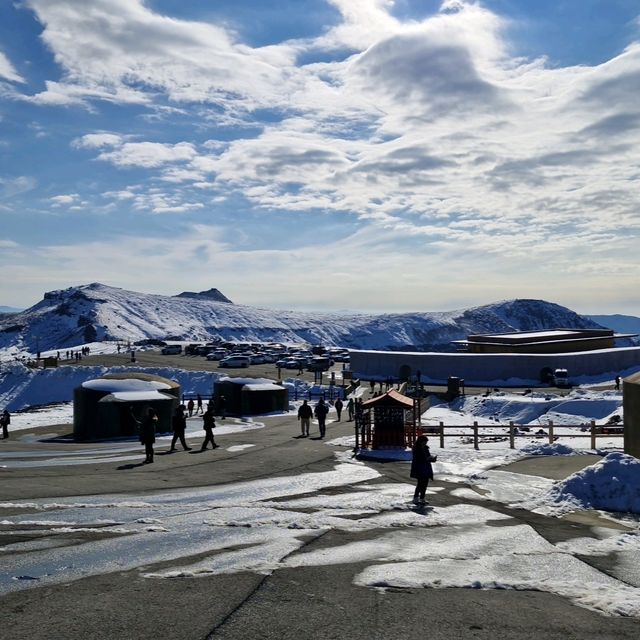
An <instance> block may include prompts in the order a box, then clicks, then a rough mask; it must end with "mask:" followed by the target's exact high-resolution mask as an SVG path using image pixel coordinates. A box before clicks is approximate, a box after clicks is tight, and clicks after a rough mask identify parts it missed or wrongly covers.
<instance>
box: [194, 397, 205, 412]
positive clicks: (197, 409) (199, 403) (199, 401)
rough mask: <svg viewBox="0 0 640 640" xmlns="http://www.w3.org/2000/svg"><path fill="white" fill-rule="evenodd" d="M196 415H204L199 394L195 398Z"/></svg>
mask: <svg viewBox="0 0 640 640" xmlns="http://www.w3.org/2000/svg"><path fill="white" fill-rule="evenodd" d="M196 413H202V414H203V413H204V409H203V408H202V396H201V395H200V394H198V395H197V396H196Z"/></svg>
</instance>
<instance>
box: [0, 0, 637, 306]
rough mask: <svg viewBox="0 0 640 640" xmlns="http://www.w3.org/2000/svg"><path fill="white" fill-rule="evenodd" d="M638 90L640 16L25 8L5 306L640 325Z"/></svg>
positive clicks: (4, 12) (8, 51) (9, 158)
mask: <svg viewBox="0 0 640 640" xmlns="http://www.w3.org/2000/svg"><path fill="white" fill-rule="evenodd" d="M638 77H640V6H639V5H638V3H637V2H629V1H624V2H612V3H603V2H595V1H589V2H578V1H577V0H573V1H571V2H560V3H559V2H557V1H556V0H538V1H537V2H531V1H530V0H508V1H507V2H505V1H504V0H358V1H357V2H355V1H354V0H272V1H271V2H263V1H260V0H241V1H240V2H238V0H217V1H216V2H202V1H201V2H184V1H178V0H108V1H107V0H94V1H93V2H87V3H81V2H78V0H21V1H20V2H4V3H0V122H1V123H2V134H1V136H0V224H1V225H2V237H0V273H2V278H1V279H0V300H2V301H3V302H5V304H8V305H10V306H14V307H26V306H29V304H30V303H31V301H32V300H34V299H37V298H38V296H40V295H41V292H42V291H47V290H51V289H55V288H59V284H60V283H65V282H70V281H71V282H73V281H74V280H75V279H76V278H77V277H78V274H81V277H82V278H83V279H86V281H88V282H91V281H107V282H111V283H116V284H117V285H118V286H121V287H123V288H126V289H131V290H137V291H158V292H162V294H163V295H168V292H171V291H179V290H180V289H181V288H183V285H186V286H185V287H184V288H187V289H190V290H194V289H195V290H204V289H207V288H208V286H209V285H208V283H209V282H211V281H215V282H216V283H217V284H218V288H219V289H220V290H221V291H223V292H225V295H229V296H230V297H232V298H233V297H237V298H238V299H237V302H239V303H243V304H249V305H251V306H258V307H267V306H268V307H271V308H276V309H292V310H295V309H299V310H301V309H307V310H310V309H313V310H317V309H320V310H336V309H360V310H361V312H366V313H371V312H372V310H374V309H375V310H376V312H381V313H402V312H406V310H414V309H433V308H437V309H460V308H467V307H469V306H479V305H482V304H486V303H487V302H486V301H487V300H489V301H499V300H510V299H515V298H527V299H539V300H548V301H553V302H555V303H557V304H560V305H562V306H565V307H568V308H570V309H572V310H575V311H576V312H579V313H582V314H586V313H587V312H586V311H585V310H586V309H588V310H589V313H593V312H594V307H596V309H595V311H597V312H599V313H620V314H634V313H636V314H637V313H640V301H639V300H638V273H640V254H639V253H638V250H637V249H638V245H639V240H640V237H639V236H640V217H639V216H638V210H639V209H640V191H639V190H638V188H637V183H638V180H637V167H638V166H640V110H639V108H638V96H637V91H636V90H635V89H636V85H635V84H634V82H635V80H634V79H635V78H638ZM233 292H236V294H237V295H236V296H233V295H231V294H232V293H233ZM240 296H241V297H242V298H241V299H240Z"/></svg>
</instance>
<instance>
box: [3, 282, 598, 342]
mask: <svg viewBox="0 0 640 640" xmlns="http://www.w3.org/2000/svg"><path fill="white" fill-rule="evenodd" d="M212 291H214V290H210V291H209V292H203V293H202V294H193V293H187V295H185V294H180V295H178V296H161V295H152V294H146V293H137V292H135V291H127V290H124V289H118V288H115V287H109V286H106V285H103V284H99V283H93V284H88V285H83V286H78V287H71V288H69V289H64V290H59V291H51V292H49V293H46V294H45V295H44V299H43V300H42V301H41V302H39V303H38V304H36V305H34V306H33V307H31V308H30V309H27V310H25V311H23V312H21V313H18V314H15V315H11V316H8V317H6V318H0V350H3V351H5V352H7V351H10V352H13V353H17V352H24V351H28V352H30V353H36V352H37V351H46V350H48V349H62V348H65V347H73V346H76V345H80V344H85V343H88V342H93V341H100V340H131V341H134V342H135V341H137V340H142V339H145V338H159V339H169V340H194V341H202V340H209V339H213V338H222V339H225V340H239V341H279V342H287V343H299V342H308V343H312V344H314V343H322V344H325V345H335V346H343V347H351V348H362V349H392V350H397V349H407V348H409V349H412V350H434V351H446V350H451V349H452V347H451V344H450V343H451V341H452V340H459V339H464V338H466V337H467V336H468V335H469V334H473V333H487V332H503V331H514V330H532V329H550V328H557V327H567V328H588V327H597V326H598V325H597V324H596V323H594V322H593V321H592V320H590V319H588V318H585V317H583V316H580V315H578V314H576V313H574V312H573V311H571V310H570V309H567V308H566V307H561V306H559V305H557V304H553V303H551V302H545V301H543V300H510V301H506V302H498V303H495V304H489V305H485V306H481V307H475V308H471V309H464V310H460V311H451V312H424V313H402V314H385V315H365V314H349V315H342V314H328V313H327V314H318V313H303V312H294V311H281V310H274V309H259V308H256V307H248V306H242V305H236V304H233V303H231V301H229V300H228V299H227V298H225V297H224V296H223V295H222V294H220V292H218V291H217V290H215V292H216V296H215V297H216V298H217V299H216V300H213V299H211V298H212V295H211V292H212ZM218 295H219V297H218ZM218 300H222V301H218Z"/></svg>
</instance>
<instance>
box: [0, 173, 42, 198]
mask: <svg viewBox="0 0 640 640" xmlns="http://www.w3.org/2000/svg"><path fill="white" fill-rule="evenodd" d="M35 186H36V180H35V178H33V177H32V176H17V177H15V178H3V177H1V176H0V198H12V197H13V196H17V195H19V194H21V193H26V192H27V191H31V190H32V189H33V188H34V187H35Z"/></svg>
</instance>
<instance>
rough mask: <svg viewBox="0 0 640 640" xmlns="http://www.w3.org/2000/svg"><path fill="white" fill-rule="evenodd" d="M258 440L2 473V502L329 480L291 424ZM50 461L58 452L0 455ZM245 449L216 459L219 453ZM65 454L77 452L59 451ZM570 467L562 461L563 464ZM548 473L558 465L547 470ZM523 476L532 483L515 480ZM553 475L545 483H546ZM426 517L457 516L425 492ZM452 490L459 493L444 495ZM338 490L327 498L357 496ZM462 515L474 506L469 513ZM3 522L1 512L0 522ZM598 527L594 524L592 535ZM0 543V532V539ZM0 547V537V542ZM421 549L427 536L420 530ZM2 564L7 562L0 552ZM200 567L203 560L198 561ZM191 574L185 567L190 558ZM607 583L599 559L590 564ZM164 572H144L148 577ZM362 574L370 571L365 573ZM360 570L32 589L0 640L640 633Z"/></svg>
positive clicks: (9, 600) (329, 536)
mask: <svg viewBox="0 0 640 640" xmlns="http://www.w3.org/2000/svg"><path fill="white" fill-rule="evenodd" d="M266 422H267V427H266V428H264V429H260V430H256V431H246V432H243V433H237V434H231V435H228V436H226V437H224V438H222V437H220V438H219V441H220V444H221V445H223V448H221V449H218V450H216V451H208V452H205V453H201V454H190V453H187V452H179V453H175V454H171V455H158V456H157V457H156V460H157V461H156V463H154V465H148V466H142V465H139V464H137V463H133V464H118V463H114V464H96V465H82V466H70V467H58V468H53V469H52V468H35V469H15V470H11V471H6V470H5V471H4V472H2V473H1V475H0V492H1V494H0V495H1V498H2V500H4V501H24V500H29V499H35V498H40V497H58V496H64V495H82V496H88V495H93V494H97V495H99V494H103V493H107V492H108V493H122V494H123V497H124V495H126V494H127V493H129V492H136V493H140V492H145V491H158V490H164V491H168V490H170V489H173V488H177V487H193V486H206V485H218V486H222V485H225V484H228V483H233V482H238V481H241V480H255V479H260V478H265V479H266V478H269V477H274V476H295V475H297V474H300V473H303V472H320V471H326V470H329V469H331V468H333V466H334V464H335V459H334V451H335V448H334V447H331V446H327V445H326V444H325V443H324V442H322V441H320V440H314V439H298V438H296V437H295V436H297V434H298V426H297V423H296V420H295V419H294V418H292V417H290V416H287V417H272V418H267V420H266ZM328 432H329V436H330V437H334V436H339V435H347V434H349V433H350V432H351V425H350V424H348V423H340V424H338V423H331V424H329V426H328ZM4 444H6V445H8V446H10V447H12V449H11V450H12V451H16V452H19V451H20V450H21V448H23V449H24V448H31V449H32V448H33V447H40V448H42V450H44V451H46V450H53V449H55V448H59V447H60V445H55V444H39V445H34V444H32V443H27V442H25V441H23V442H19V441H17V440H16V441H11V442H7V443H4ZM246 444H253V445H255V446H253V447H251V448H246V449H239V450H236V451H229V450H228V448H229V447H230V446H232V445H233V446H241V445H246ZM67 446H70V447H76V446H80V445H67ZM573 462H574V461H573V460H572V463H573ZM370 464H371V466H373V467H375V469H376V470H377V471H379V472H380V473H381V477H380V478H379V479H375V480H372V481H369V482H367V483H365V484H369V485H371V484H374V485H375V484H376V483H379V482H384V483H389V482H391V483H395V482H398V483H404V482H407V465H406V464H402V463H386V464H382V463H370ZM554 464H555V465H558V464H561V463H560V462H554ZM527 473H531V469H530V468H528V469H527ZM554 474H555V475H558V472H557V470H555V471H554ZM436 484H439V485H440V486H441V487H443V491H441V492H439V493H436V494H433V496H432V499H431V501H432V504H433V506H434V508H435V509H436V510H437V509H438V508H439V507H444V506H448V505H452V504H459V503H463V502H465V501H466V502H468V501H469V500H468V499H462V498H459V497H455V496H454V495H452V494H451V493H450V491H449V489H451V488H452V487H453V486H454V485H448V484H447V483H444V482H440V483H436ZM455 486H459V485H455ZM356 489H357V487H351V488H350V487H341V488H338V489H335V491H349V490H356ZM472 502H473V501H472ZM481 504H482V506H484V507H486V508H491V509H495V510H496V511H499V512H502V513H507V514H508V515H509V516H510V517H511V518H513V519H514V520H513V522H516V523H520V522H522V523H527V524H529V525H531V526H532V527H533V528H534V530H535V531H536V532H538V533H539V534H540V535H542V536H543V537H545V538H546V539H547V540H549V541H551V542H557V541H559V540H565V539H571V538H574V537H581V536H590V535H592V526H593V524H594V522H592V521H589V519H588V518H587V519H586V520H585V521H581V520H580V518H574V519H566V520H558V519H551V518H546V517H543V516H539V515H536V514H531V513H529V512H524V511H513V510H509V509H508V508H506V507H505V506H504V505H500V504H497V503H496V504H494V503H488V502H486V501H483V502H482V503H481ZM10 513H11V510H7V512H6V514H5V512H4V511H3V514H5V515H9V514H10ZM600 524H602V523H600ZM0 529H1V527H0ZM0 533H1V532H0ZM379 533H380V532H379V531H344V530H334V529H329V530H319V531H318V532H317V534H315V535H309V536H308V538H307V539H306V546H305V549H304V550H305V551H312V550H315V549H323V548H333V547H335V546H338V545H344V544H346V543H348V542H356V541H359V540H366V539H372V538H374V537H375V536H376V535H378V534H379ZM92 535H93V534H91V533H84V534H79V533H75V534H73V535H69V536H68V537H67V538H64V537H59V538H58V539H57V540H58V542H59V543H60V544H63V545H64V544H68V545H83V544H90V543H91V541H92V540H93V538H92ZM424 535H425V536H428V535H429V529H425V530H424ZM20 539H23V540H24V541H25V542H29V541H32V542H33V543H38V541H39V540H43V541H46V536H45V537H40V536H39V535H37V534H33V533H30V534H28V535H25V536H24V537H23V538H20V536H19V535H17V536H16V534H15V533H14V534H13V535H8V534H6V533H2V534H1V535H0V547H2V545H8V544H10V543H13V542H16V541H17V540H20ZM3 553H4V554H5V555H13V553H15V552H12V551H11V550H10V549H7V550H5V551H4V552H3ZM209 555H210V554H209ZM190 560H193V561H195V560H197V558H190ZM589 561H592V562H597V563H598V568H600V569H601V570H603V571H605V572H606V571H607V570H608V568H609V565H608V564H607V563H608V562H611V560H610V559H608V558H590V559H589ZM165 565H168V563H158V564H155V565H153V566H150V567H146V568H145V569H147V570H153V571H157V570H160V569H162V568H163V567H164V566H165ZM367 565H371V562H368V563H367ZM364 566H365V565H364V564H362V563H349V562H346V563H344V564H339V565H332V566H320V567H300V568H285V569H278V570H276V571H274V572H273V573H271V574H270V575H259V574H255V573H252V572H243V573H238V574H232V575H225V574H222V575H207V576H204V577H198V578H181V579H174V580H153V579H148V578H144V577H142V576H141V572H140V571H139V570H138V569H136V570H130V571H114V572H112V573H107V574H104V575H98V576H91V577H87V578H83V579H79V580H76V581H74V582H70V583H68V584H62V585H57V586H50V587H35V588H30V589H26V590H23V591H18V592H15V593H11V594H9V595H5V596H3V597H2V598H0V610H1V611H2V626H1V629H2V631H1V633H2V637H6V638H8V639H9V638H10V639H11V640H22V639H25V640H26V639H28V640H37V639H45V638H46V639H58V638H66V639H69V638H73V639H75V638H77V639H79V640H80V639H82V640H87V639H96V640H98V639H102V638H104V639H105V640H106V639H109V640H113V639H114V638H139V639H146V638H150V639H151V638H172V639H176V640H179V639H185V640H187V639H189V640H194V639H200V638H203V639H204V638H221V639H226V640H247V639H253V638H265V639H267V638H273V639H274V640H275V639H279V640H281V639H288V638H291V639H293V638H295V639H297V640H300V639H303V640H304V639H306V638H309V639H311V638H318V639H320V640H324V639H327V640H328V639H330V638H333V639H342V638H349V639H352V638H353V639H363V640H364V639H367V640H371V639H380V640H383V639H384V640H386V639H389V640H391V639H396V638H403V639H406V640H413V639H414V638H415V639H416V640H417V639H419V640H424V638H425V637H427V638H435V639H445V638H446V640H452V639H454V638H480V639H484V638H486V639H489V638H490V639H491V640H495V639H496V638H514V639H536V640H539V639H540V638H548V639H556V638H557V639H562V640H566V639H567V638H580V639H587V638H593V639H595V638H598V639H602V638H605V639H609V638H611V639H614V638H615V639H617V640H619V639H625V638H629V639H631V638H634V640H635V639H636V638H637V637H638V634H639V633H640V620H632V619H623V618H607V617H605V616H602V615H600V614H598V613H594V612H592V611H589V610H586V609H583V608H579V607H576V606H574V605H572V604H571V603H569V602H568V601H567V600H564V599H562V598H560V597H556V596H553V595H550V594H546V593H539V592H533V591H504V590H501V591H498V590H486V591H485V590H476V589H415V588H412V589H397V588H393V589H387V590H379V589H369V588H364V587H359V586H356V585H354V583H353V579H354V576H356V575H357V574H358V573H359V572H360V571H361V570H362V569H363V568H364Z"/></svg>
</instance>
